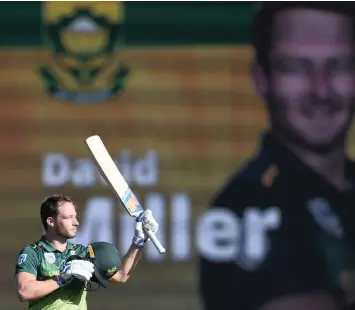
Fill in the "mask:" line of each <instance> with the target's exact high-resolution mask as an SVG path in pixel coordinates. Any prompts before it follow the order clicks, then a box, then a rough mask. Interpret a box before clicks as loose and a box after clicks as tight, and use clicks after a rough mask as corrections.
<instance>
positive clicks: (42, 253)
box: [15, 237, 88, 310]
mask: <svg viewBox="0 0 355 310" xmlns="http://www.w3.org/2000/svg"><path fill="white" fill-rule="evenodd" d="M87 252H88V250H87V247H85V246H83V245H79V244H72V243H69V242H68V245H67V248H66V250H65V251H64V252H60V251H58V250H57V249H56V248H54V247H53V245H52V244H51V243H49V242H48V241H47V240H45V239H44V238H43V237H42V239H40V240H38V241H37V242H35V243H33V244H32V245H29V246H25V247H24V248H23V249H22V251H21V252H20V253H19V256H18V259H17V264H16V272H15V274H17V273H19V272H28V273H31V274H33V275H34V276H35V277H36V279H37V280H39V281H40V280H48V279H52V278H54V277H55V276H58V275H59V270H60V267H61V266H62V265H63V264H64V263H65V262H66V261H67V259H68V258H69V257H70V256H72V255H79V256H81V257H85V256H86V255H87ZM29 309H31V310H86V309H87V306H86V291H85V290H84V285H83V282H82V281H80V280H78V279H74V280H73V281H71V282H70V283H68V284H67V285H64V286H63V287H61V288H59V289H57V290H55V291H54V292H52V293H51V294H49V295H47V296H45V297H42V298H40V299H38V300H33V301H30V302H29Z"/></svg>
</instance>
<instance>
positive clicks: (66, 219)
mask: <svg viewBox="0 0 355 310" xmlns="http://www.w3.org/2000/svg"><path fill="white" fill-rule="evenodd" d="M40 213H41V220H42V224H43V226H44V229H45V235H44V236H42V238H41V239H40V240H38V241H36V242H34V243H33V244H31V245H28V246H25V247H24V248H23V249H22V251H21V252H20V253H19V255H18V258H17V264H16V272H15V276H16V282H17V293H18V297H19V299H20V301H28V302H29V309H31V310H39V309H41V310H44V309H46V310H74V309H77V310H85V309H87V305H86V294H87V287H88V285H89V284H90V281H94V282H97V283H99V284H101V285H102V286H104V287H106V285H107V283H108V281H111V282H113V283H125V282H126V281H127V280H128V279H129V277H130V276H131V274H132V272H133V270H134V268H135V267H136V265H137V262H138V260H139V257H140V255H141V252H142V248H143V247H144V244H145V243H146V242H147V241H148V240H149V238H148V237H147V234H146V232H149V231H151V232H154V233H156V232H157V230H158V223H157V222H156V220H155V219H154V217H153V215H152V212H151V211H150V210H146V211H145V212H144V213H143V214H142V216H140V217H139V218H138V219H137V224H136V229H135V232H134V236H133V241H132V245H131V247H130V248H129V250H128V252H127V253H126V255H125V256H124V257H123V258H122V260H121V258H120V256H119V253H118V251H117V249H116V248H115V247H114V246H113V245H111V244H109V243H106V242H95V243H91V244H89V245H88V246H83V245H80V244H72V243H70V242H69V241H68V240H69V239H71V238H74V237H75V235H76V233H77V228H78V226H79V222H78V219H77V213H76V208H75V204H74V202H73V201H72V200H71V199H70V198H69V197H67V196H63V195H53V196H50V197H48V198H46V199H45V200H44V201H43V203H42V205H41V211H40Z"/></svg>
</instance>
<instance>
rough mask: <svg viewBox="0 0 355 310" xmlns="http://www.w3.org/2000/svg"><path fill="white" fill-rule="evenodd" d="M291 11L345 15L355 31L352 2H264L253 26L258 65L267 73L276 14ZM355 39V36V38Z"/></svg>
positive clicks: (354, 10)
mask: <svg viewBox="0 0 355 310" xmlns="http://www.w3.org/2000/svg"><path fill="white" fill-rule="evenodd" d="M290 9H313V10H317V11H326V12H334V13H339V14H343V15H345V16H347V17H350V18H351V19H352V22H353V29H354V30H355V5H354V4H352V2H343V1H339V2H337V1H322V2H312V1H287V2H286V1H280V2H276V1H273V2H262V4H260V5H259V6H258V7H257V9H256V12H255V15H254V19H253V24H252V43H253V46H254V49H255V54H256V60H257V62H258V64H259V65H260V66H261V67H262V68H263V69H264V70H266V71H268V70H269V61H268V56H269V50H270V47H271V35H272V28H273V22H274V16H275V14H276V13H278V12H280V11H283V10H290ZM354 39H355V36H354Z"/></svg>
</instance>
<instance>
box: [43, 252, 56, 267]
mask: <svg viewBox="0 0 355 310" xmlns="http://www.w3.org/2000/svg"><path fill="white" fill-rule="evenodd" d="M44 258H45V259H46V261H47V262H48V263H50V264H53V263H54V262H55V255H54V253H44Z"/></svg>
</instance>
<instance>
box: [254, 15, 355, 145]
mask: <svg viewBox="0 0 355 310" xmlns="http://www.w3.org/2000/svg"><path fill="white" fill-rule="evenodd" d="M353 40H354V38H353V30H352V25H351V21H350V19H348V18H347V17H345V16H342V15H340V14H336V13H331V12H329V13H328V12H319V11H314V10H307V9H298V10H290V11H285V12H280V13H278V15H277V16H276V17H275V24H274V30H273V34H272V41H271V42H272V44H271V50H270V55H269V56H270V58H269V60H270V72H269V75H263V79H264V85H265V87H264V94H263V95H264V96H265V99H266V100H267V101H268V103H269V107H270V112H271V117H272V121H273V124H274V125H276V126H275V127H276V130H278V131H279V133H281V134H283V135H284V136H286V138H293V139H295V140H296V141H297V142H298V143H301V144H303V145H304V146H306V147H308V148H311V149H314V150H319V151H327V150H329V149H330V148H331V147H332V146H334V145H335V144H339V143H343V141H344V138H345V135H346V133H347V130H348V128H349V125H350V122H351V118H352V114H353V109H354V102H355V100H354V98H355V70H354V55H355V54H354V52H355V50H354V43H353ZM259 89H260V88H259Z"/></svg>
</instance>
